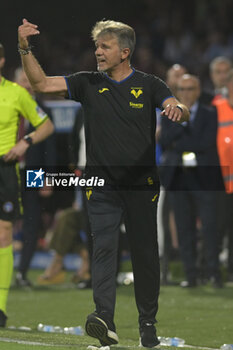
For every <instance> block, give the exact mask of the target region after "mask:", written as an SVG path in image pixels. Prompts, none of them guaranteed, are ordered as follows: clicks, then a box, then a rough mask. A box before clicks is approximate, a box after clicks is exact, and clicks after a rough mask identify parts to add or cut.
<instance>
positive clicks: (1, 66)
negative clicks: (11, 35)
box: [0, 57, 5, 71]
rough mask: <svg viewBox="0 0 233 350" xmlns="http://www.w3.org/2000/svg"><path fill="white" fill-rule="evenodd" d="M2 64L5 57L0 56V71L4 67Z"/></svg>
mask: <svg viewBox="0 0 233 350" xmlns="http://www.w3.org/2000/svg"><path fill="white" fill-rule="evenodd" d="M4 64H5V57H0V71H1V70H2V68H3V67H4Z"/></svg>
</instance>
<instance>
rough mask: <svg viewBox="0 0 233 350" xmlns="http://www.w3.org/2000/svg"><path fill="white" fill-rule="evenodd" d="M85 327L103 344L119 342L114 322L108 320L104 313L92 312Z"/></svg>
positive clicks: (88, 332)
mask: <svg viewBox="0 0 233 350" xmlns="http://www.w3.org/2000/svg"><path fill="white" fill-rule="evenodd" d="M85 329H86V332H87V334H88V335H89V336H90V337H93V338H97V339H98V340H99V342H100V344H101V345H102V346H107V345H112V344H117V343H118V341H119V339H118V336H117V334H116V329H115V325H114V323H113V322H110V321H109V320H106V316H104V317H103V315H102V314H101V315H99V314H97V313H96V312H94V313H92V314H90V315H89V316H88V317H87V322H86V326H85Z"/></svg>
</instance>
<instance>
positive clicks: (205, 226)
mask: <svg viewBox="0 0 233 350" xmlns="http://www.w3.org/2000/svg"><path fill="white" fill-rule="evenodd" d="M170 196H171V200H172V204H173V209H174V213H175V221H176V226H177V232H178V240H179V248H180V254H181V258H182V261H183V265H184V270H185V273H186V277H187V279H188V281H190V280H191V281H192V280H194V279H196V278H197V277H198V276H197V275H198V271H197V227H196V224H197V221H196V220H197V217H199V218H200V221H201V232H202V236H203V241H204V254H205V263H206V268H207V271H206V275H207V277H211V276H215V277H217V276H218V275H219V259H218V231H217V193H216V192H213V191H191V190H186V191H174V192H171V194H170Z"/></svg>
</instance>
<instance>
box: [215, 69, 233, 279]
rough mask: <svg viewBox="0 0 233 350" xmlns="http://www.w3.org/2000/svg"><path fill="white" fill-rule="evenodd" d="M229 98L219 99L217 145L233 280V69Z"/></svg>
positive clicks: (222, 218) (223, 225) (222, 227)
mask: <svg viewBox="0 0 233 350" xmlns="http://www.w3.org/2000/svg"><path fill="white" fill-rule="evenodd" d="M226 87H227V89H228V98H227V99H219V100H218V101H217V102H216V103H215V105H216V108H217V112H218V133H217V147H218V154H219V159H220V164H221V169H222V175H223V181H224V185H225V192H222V193H221V196H222V197H221V198H220V203H221V208H219V210H220V213H221V216H220V217H219V219H220V222H219V229H220V230H221V234H222V238H223V237H224V235H226V236H227V238H228V264H227V268H228V276H227V278H228V280H229V281H231V282H233V215H232V213H233V107H232V106H233V70H230V72H229V73H228V75H227V79H226Z"/></svg>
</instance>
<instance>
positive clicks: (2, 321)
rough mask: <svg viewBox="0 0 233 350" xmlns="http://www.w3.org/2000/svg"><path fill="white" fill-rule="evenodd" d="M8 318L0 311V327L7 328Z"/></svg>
mask: <svg viewBox="0 0 233 350" xmlns="http://www.w3.org/2000/svg"><path fill="white" fill-rule="evenodd" d="M6 320H7V316H6V315H5V314H4V312H3V311H2V310H0V327H6Z"/></svg>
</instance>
